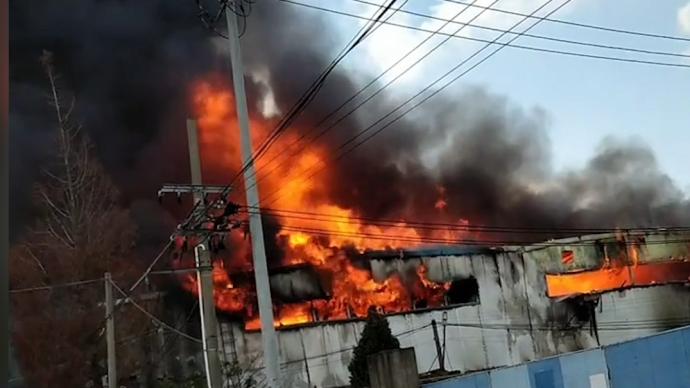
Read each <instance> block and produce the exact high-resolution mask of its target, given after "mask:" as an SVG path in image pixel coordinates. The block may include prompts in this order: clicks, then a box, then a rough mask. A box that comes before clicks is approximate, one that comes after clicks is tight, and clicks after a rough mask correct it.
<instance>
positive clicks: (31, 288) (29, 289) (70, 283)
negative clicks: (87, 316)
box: [10, 278, 103, 294]
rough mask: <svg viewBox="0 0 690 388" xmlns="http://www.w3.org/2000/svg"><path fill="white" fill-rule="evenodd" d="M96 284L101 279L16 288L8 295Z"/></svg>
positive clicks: (101, 279)
mask: <svg viewBox="0 0 690 388" xmlns="http://www.w3.org/2000/svg"><path fill="white" fill-rule="evenodd" d="M96 282H103V278H96V279H87V280H79V281H74V282H68V283H60V284H52V285H49V286H37V287H27V288H18V289H14V290H10V294H19V293H24V292H34V291H47V290H52V289H55V288H63V287H74V286H81V285H85V284H92V283H96Z"/></svg>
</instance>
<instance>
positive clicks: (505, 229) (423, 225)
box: [243, 207, 690, 234]
mask: <svg viewBox="0 0 690 388" xmlns="http://www.w3.org/2000/svg"><path fill="white" fill-rule="evenodd" d="M258 210H259V209H258V208H256V207H254V208H251V209H250V208H246V207H245V209H244V210H243V211H244V212H247V213H254V212H258ZM260 210H261V214H266V215H271V216H275V217H282V218H287V219H300V220H308V221H317V222H318V221H322V222H334V223H338V224H353V225H358V224H361V222H359V221H362V222H365V223H366V225H375V226H384V227H390V228H409V227H412V228H419V229H428V230H442V231H448V230H456V231H482V232H501V233H559V232H560V233H569V232H577V233H583V234H584V233H587V234H594V233H614V232H626V233H634V232H658V231H664V232H686V231H690V226H655V227H615V228H575V227H570V228H565V227H534V226H498V225H483V224H470V223H467V224H459V223H445V222H421V221H415V220H406V219H403V218H399V219H385V218H373V217H360V216H354V215H352V216H344V215H338V214H328V213H318V212H309V211H299V210H287V209H274V208H263V207H262V208H261V209H260Z"/></svg>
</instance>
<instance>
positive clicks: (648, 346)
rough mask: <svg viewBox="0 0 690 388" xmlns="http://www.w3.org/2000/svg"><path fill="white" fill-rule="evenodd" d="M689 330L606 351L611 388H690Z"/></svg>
mask: <svg viewBox="0 0 690 388" xmlns="http://www.w3.org/2000/svg"><path fill="white" fill-rule="evenodd" d="M689 331H690V330H688V329H686V330H681V331H673V332H670V333H665V334H661V335H657V336H654V337H649V338H644V339H639V340H635V341H631V342H625V343H622V344H618V345H613V346H610V347H608V348H607V349H606V351H605V352H606V361H607V363H608V366H609V376H610V380H611V388H649V387H654V388H687V387H690V356H689V355H688V348H687V347H688V346H689V345H690V334H689Z"/></svg>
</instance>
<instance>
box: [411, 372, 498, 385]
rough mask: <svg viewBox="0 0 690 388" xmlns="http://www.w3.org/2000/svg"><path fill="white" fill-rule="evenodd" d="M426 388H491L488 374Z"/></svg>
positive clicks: (459, 378)
mask: <svg viewBox="0 0 690 388" xmlns="http://www.w3.org/2000/svg"><path fill="white" fill-rule="evenodd" d="M424 387H425V388H491V383H490V381H489V374H488V373H475V374H471V375H468V376H461V377H456V378H454V379H448V380H444V381H439V382H437V383H431V384H426V385H425V386H424Z"/></svg>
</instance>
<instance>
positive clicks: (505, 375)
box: [489, 365, 530, 388]
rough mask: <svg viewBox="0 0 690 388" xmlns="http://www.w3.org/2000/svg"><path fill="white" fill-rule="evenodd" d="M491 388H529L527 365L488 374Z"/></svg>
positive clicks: (497, 370)
mask: <svg viewBox="0 0 690 388" xmlns="http://www.w3.org/2000/svg"><path fill="white" fill-rule="evenodd" d="M489 377H490V379H491V387H492V388H530V384H529V373H528V372H527V365H520V366H515V367H512V368H503V369H496V370H492V371H491V372H489Z"/></svg>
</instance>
